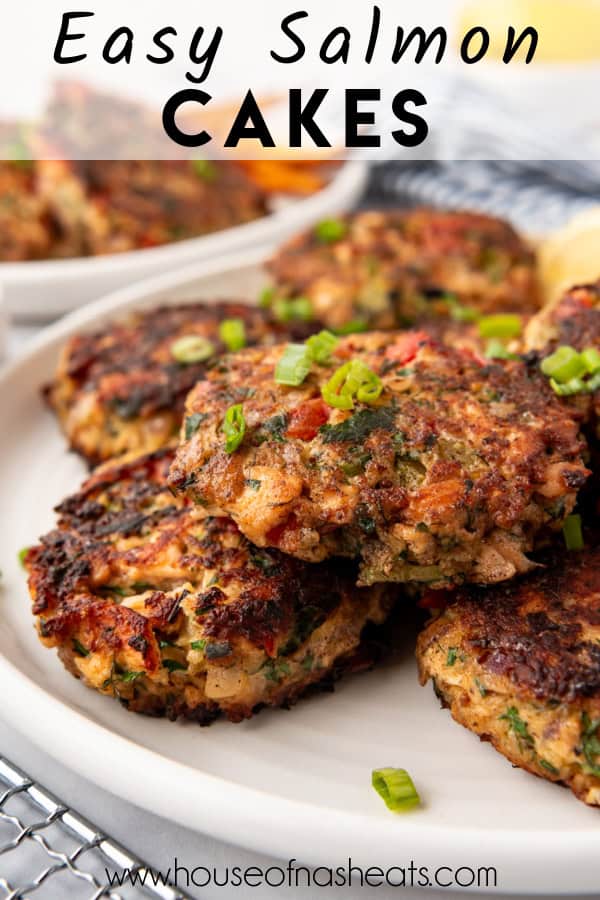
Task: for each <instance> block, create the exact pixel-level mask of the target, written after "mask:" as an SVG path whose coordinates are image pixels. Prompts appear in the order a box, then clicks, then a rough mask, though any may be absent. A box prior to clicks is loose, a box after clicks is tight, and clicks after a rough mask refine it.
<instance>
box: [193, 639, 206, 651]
mask: <svg viewBox="0 0 600 900" xmlns="http://www.w3.org/2000/svg"><path fill="white" fill-rule="evenodd" d="M190 647H191V648H192V650H204V648H205V647H206V641H192V643H191V644H190Z"/></svg>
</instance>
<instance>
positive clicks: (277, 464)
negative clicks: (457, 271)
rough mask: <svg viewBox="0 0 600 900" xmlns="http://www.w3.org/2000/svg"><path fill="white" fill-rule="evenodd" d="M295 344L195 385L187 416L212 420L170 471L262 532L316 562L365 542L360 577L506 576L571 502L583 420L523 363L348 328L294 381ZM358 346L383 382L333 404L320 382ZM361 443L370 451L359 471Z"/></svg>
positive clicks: (255, 533)
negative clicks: (234, 415) (348, 404)
mask: <svg viewBox="0 0 600 900" xmlns="http://www.w3.org/2000/svg"><path fill="white" fill-rule="evenodd" d="M283 352H284V349H283V347H277V348H271V349H268V350H263V349H254V350H250V351H244V352H243V353H241V354H237V355H236V356H235V357H229V358H227V359H226V360H225V361H224V363H223V367H222V369H221V371H219V372H211V373H210V374H209V376H208V378H207V380H206V381H204V382H202V383H201V384H199V385H197V386H196V388H195V389H194V391H192V392H191V394H190V395H189V397H188V401H187V408H186V420H187V418H189V417H190V416H193V415H195V414H197V413H199V412H200V411H201V413H202V415H203V417H204V418H203V422H202V425H201V427H200V428H199V429H198V430H197V431H196V432H195V433H194V434H192V435H188V436H187V437H186V434H185V433H183V434H182V437H181V443H180V446H179V448H178V451H177V454H176V457H175V462H174V464H173V466H172V469H171V475H170V483H171V485H172V487H173V489H174V490H175V491H179V492H183V493H187V495H188V496H189V497H190V498H191V499H192V500H195V502H201V503H203V504H206V505H207V508H208V509H209V510H211V511H212V512H216V513H220V514H227V515H231V516H232V517H233V518H234V519H235V520H236V521H237V522H238V525H239V526H240V528H241V529H242V531H243V532H244V533H245V534H246V535H247V537H248V538H249V539H250V540H252V541H253V542H254V543H256V544H258V545H261V546H266V545H268V546H277V547H278V548H279V549H281V550H283V551H284V552H286V553H291V554H292V555H297V556H299V557H300V558H303V559H307V560H309V561H316V560H319V559H323V558H325V557H326V556H328V555H350V556H356V555H361V554H362V555H363V558H364V563H363V567H362V570H361V580H362V583H374V582H376V581H384V580H390V581H394V580H397V581H412V580H419V581H423V580H429V581H430V582H431V583H436V584H437V586H445V585H446V584H448V583H449V581H450V582H451V581H452V580H456V578H457V576H458V575H459V574H460V576H461V580H462V578H464V577H466V578H470V579H471V580H479V581H492V580H502V578H507V577H511V576H512V575H514V574H515V572H516V571H523V569H524V568H526V567H527V565H528V564H527V560H525V558H524V557H523V551H525V552H528V551H529V550H531V549H532V548H533V544H534V540H533V539H534V537H535V535H536V534H537V532H538V531H539V530H541V529H542V528H545V527H546V526H548V527H550V528H559V527H560V525H561V523H562V521H563V519H564V516H565V515H566V514H568V512H570V510H571V508H572V507H573V505H574V503H575V499H576V494H577V491H578V489H579V487H581V485H582V484H583V482H584V481H585V478H586V476H587V474H588V473H587V470H586V469H585V468H584V466H583V462H582V459H581V455H580V454H581V449H582V444H581V441H580V438H579V435H578V427H577V424H576V423H575V422H574V421H573V420H572V419H570V418H569V417H568V416H567V415H566V414H565V413H564V410H563V407H561V406H560V404H559V403H558V401H557V399H556V398H555V397H554V395H553V394H552V392H551V390H550V389H549V388H547V387H546V389H545V390H544V385H543V384H541V385H540V384H538V383H537V382H531V383H530V382H529V380H528V377H527V370H526V368H525V367H524V366H523V365H522V364H521V363H519V362H514V363H511V364H510V365H504V364H499V363H496V362H485V363H484V362H482V361H480V360H477V359H476V358H475V357H474V356H473V355H472V354H469V353H466V352H461V351H455V350H452V349H450V348H447V347H442V346H441V345H438V344H436V343H435V342H434V341H432V340H430V339H429V337H428V336H427V335H426V334H423V333H420V332H414V333H404V334H397V333H396V334H394V333H371V334H363V335H355V336H353V337H350V338H345V339H342V340H341V341H340V343H339V345H338V348H337V349H336V355H335V359H334V360H333V362H334V365H333V366H331V367H327V368H323V367H319V369H318V371H317V368H316V367H313V370H312V372H311V373H310V374H309V376H308V377H307V379H306V380H305V382H304V383H303V384H302V385H301V386H300V387H297V388H287V387H283V386H281V385H278V384H276V383H275V380H274V370H275V368H276V365H277V362H278V360H279V359H280V358H281V355H282V353H283ZM357 358H358V359H361V360H362V361H363V362H365V363H366V364H367V365H368V366H370V367H371V368H372V369H373V371H375V372H377V373H378V374H379V375H380V376H381V380H382V382H383V385H384V391H383V393H382V395H381V397H380V398H379V400H378V401H377V402H376V404H375V405H373V406H363V405H361V404H357V408H355V409H354V410H353V411H342V410H333V409H331V408H330V407H328V406H327V405H326V404H325V403H324V402H323V400H322V399H321V396H320V389H321V386H322V384H323V383H324V382H325V381H326V380H327V379H329V378H330V376H331V374H332V372H333V371H334V368H335V365H337V364H339V363H343V362H345V361H346V360H348V359H357ZM459 400H460V401H461V402H460V404H459V403H458V401H459ZM484 401H485V402H484ZM236 403H242V404H243V410H244V416H245V422H246V432H245V436H244V440H243V442H242V444H241V445H240V447H239V449H237V450H236V451H235V452H233V453H227V451H226V448H225V445H224V437H223V434H222V423H223V420H224V417H225V413H226V410H227V408H228V407H230V406H231V405H233V404H236ZM394 404H396V405H394ZM474 404H477V406H476V407H475V408H474ZM480 413H481V416H480V415H479V414H480ZM467 422H468V423H469V427H470V432H469V433H468V434H467V433H466V431H465V429H466V423H467ZM276 425H277V428H276V427H275V426H276ZM359 425H360V428H359ZM396 435H400V436H401V443H400V445H398V443H397V442H396V444H394V441H395V436H396ZM446 444H448V445H449V447H446ZM442 445H443V447H442ZM443 448H445V449H444V452H442V449H443ZM452 448H454V449H455V450H456V452H455V453H454V455H453V452H452ZM461 448H462V449H461ZM459 451H460V452H459ZM457 453H458V454H459V458H458V459H457V458H456V454H457ZM361 454H362V456H365V454H366V456H367V457H368V459H367V460H366V462H365V465H364V466H363V467H362V468H361V469H360V470H357V471H353V472H352V473H351V474H348V472H347V471H346V470H345V469H344V467H345V466H346V467H347V466H348V465H350V464H352V463H353V461H355V458H356V457H357V455H358V456H361ZM398 454H400V456H401V459H402V461H403V462H402V465H401V466H400V470H398V465H399V463H398ZM481 454H483V456H482V458H481V459H480V458H479V457H480V456H481ZM404 463H405V464H404ZM484 463H485V465H484ZM424 464H426V466H425V473H423V471H422V469H423V467H424ZM419 466H420V467H421V468H419ZM407 467H408V469H410V471H408V469H407V471H406V472H405V468H407ZM409 476H410V477H409ZM249 479H250V480H257V481H259V482H260V485H261V487H260V489H259V490H257V491H250V490H248V488H247V482H248V480H249ZM459 516H460V517H462V518H461V520H460V521H462V522H463V524H462V525H461V524H460V521H459V520H458V517H459ZM463 520H464V521H463ZM366 522H368V523H371V524H370V525H369V527H366V526H365V524H364V523H366ZM467 526H468V527H467ZM457 534H458V535H459V537H460V539H461V541H462V544H464V549H465V554H463V555H464V556H465V558H464V559H463V558H462V557H461V558H459V555H458V550H460V549H461V547H462V544H461V541H458V542H457V540H456V535H457ZM493 535H495V536H496V538H497V540H496V541H495V542H493V541H492V536H493ZM450 538H452V539H453V540H454V545H453V546H454V551H452V550H451V549H449V548H448V546H446V545H443V542H444V541H445V542H446V544H447V542H448V540H449V539H450ZM476 544H477V546H476ZM496 545H497V546H496ZM457 546H458V549H457ZM469 548H471V550H472V552H469ZM480 551H481V565H480V566H479V569H480V571H479V572H477V573H475V572H474V571H472V570H473V566H474V558H475V557H477V558H479V555H480ZM454 556H456V559H455V560H454ZM453 560H454V561H453ZM434 567H438V568H441V571H438V572H437V574H436V575H433V574H432V569H433V568H434ZM459 568H460V569H461V571H460V572H459ZM417 569H418V571H417ZM400 570H401V571H400ZM427 573H430V574H427ZM438 582H439V584H438Z"/></svg>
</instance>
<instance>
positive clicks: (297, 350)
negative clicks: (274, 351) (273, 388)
mask: <svg viewBox="0 0 600 900" xmlns="http://www.w3.org/2000/svg"><path fill="white" fill-rule="evenodd" d="M310 364H311V356H310V353H309V351H308V347H306V345H305V344H288V345H287V347H286V348H285V350H284V352H283V356H282V357H281V359H280V360H279V362H278V363H277V366H276V367H275V381H276V382H277V384H285V385H288V386H289V387H298V385H300V384H302V382H303V381H304V379H305V378H306V376H307V375H308V373H309V372H310Z"/></svg>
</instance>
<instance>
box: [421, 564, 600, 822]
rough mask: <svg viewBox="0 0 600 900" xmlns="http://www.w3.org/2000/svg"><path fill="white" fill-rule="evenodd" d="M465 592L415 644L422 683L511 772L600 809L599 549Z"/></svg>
mask: <svg viewBox="0 0 600 900" xmlns="http://www.w3.org/2000/svg"><path fill="white" fill-rule="evenodd" d="M547 561H548V566H547V567H546V568H543V569H541V570H538V571H536V572H533V573H531V574H530V575H528V576H526V577H525V578H523V579H522V580H519V581H517V582H512V583H510V584H506V585H499V586H496V587H494V588H488V589H483V588H469V589H466V588H463V589H460V590H459V591H458V592H457V595H456V596H455V598H454V599H453V601H452V602H451V603H450V605H449V606H448V607H447V609H446V610H445V611H444V612H443V613H442V615H441V616H440V617H439V618H437V619H435V620H433V621H432V622H431V623H430V624H429V625H428V626H427V627H426V628H425V630H424V631H423V632H422V634H421V635H420V637H419V642H418V649H417V657H418V660H419V667H420V672H421V680H422V682H423V683H425V682H426V681H427V680H428V679H432V681H433V683H434V687H435V689H436V691H437V693H438V695H439V696H440V698H441V699H442V701H443V703H444V705H446V706H448V707H449V708H450V711H451V713H452V715H453V717H454V718H455V719H456V720H457V721H458V722H460V724H461V725H464V726H465V727H466V728H469V729H470V730H471V731H474V732H475V734H478V735H479V736H480V737H481V738H482V739H483V740H488V741H491V742H492V744H493V745H494V747H495V748H496V749H497V750H499V752H500V753H502V754H504V756H506V757H507V758H508V759H509V760H510V761H511V762H512V763H513V764H514V765H516V766H520V767H521V768H524V769H527V770H528V771H529V772H533V773H534V774H535V775H539V776H540V777H542V778H547V779H549V780H550V781H555V782H561V783H563V784H566V785H568V786H569V787H570V788H571V790H572V791H573V792H574V793H575V794H576V796H577V797H579V799H580V800H583V801H584V802H586V803H589V804H591V805H593V806H600V548H598V547H594V548H588V549H586V550H584V551H583V552H580V553H567V552H566V551H562V552H560V551H555V552H554V556H553V558H552V557H551V558H549V559H548V560H547Z"/></svg>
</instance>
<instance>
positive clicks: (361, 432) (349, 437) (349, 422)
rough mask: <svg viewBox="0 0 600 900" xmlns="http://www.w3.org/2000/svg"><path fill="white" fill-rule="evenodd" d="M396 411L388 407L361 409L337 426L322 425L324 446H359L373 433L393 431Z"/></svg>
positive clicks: (321, 432) (321, 431)
mask: <svg viewBox="0 0 600 900" xmlns="http://www.w3.org/2000/svg"><path fill="white" fill-rule="evenodd" d="M395 418H396V410H395V409H393V408H392V407H390V406H382V407H379V408H378V409H361V410H359V411H358V412H357V413H354V415H352V416H349V418H347V419H344V421H343V422H340V423H339V424H337V425H322V426H321V428H320V429H319V431H320V434H321V436H322V438H323V442H324V443H325V444H333V443H335V442H336V441H339V442H340V443H353V444H361V443H362V442H363V441H365V440H366V439H367V438H368V437H369V435H370V434H371V432H373V431H394V430H395Z"/></svg>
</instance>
